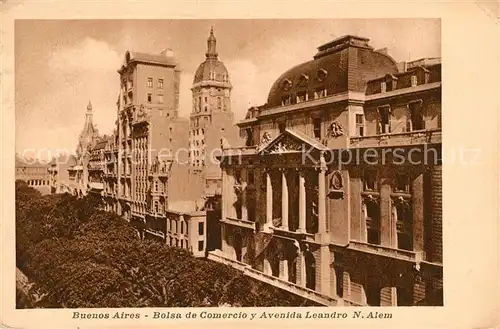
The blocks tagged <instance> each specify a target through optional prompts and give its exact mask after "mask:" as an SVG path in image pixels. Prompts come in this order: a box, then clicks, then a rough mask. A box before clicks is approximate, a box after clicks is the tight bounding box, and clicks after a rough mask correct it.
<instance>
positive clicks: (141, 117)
mask: <svg viewBox="0 0 500 329" xmlns="http://www.w3.org/2000/svg"><path fill="white" fill-rule="evenodd" d="M150 118H151V113H150V109H146V108H145V107H144V106H142V105H141V106H139V107H136V108H135V111H134V114H133V120H132V124H133V125H137V124H142V123H148V122H149V119H150Z"/></svg>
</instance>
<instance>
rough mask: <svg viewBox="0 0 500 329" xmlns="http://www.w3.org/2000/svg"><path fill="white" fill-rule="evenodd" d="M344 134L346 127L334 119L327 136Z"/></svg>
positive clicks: (332, 136) (333, 136)
mask: <svg viewBox="0 0 500 329" xmlns="http://www.w3.org/2000/svg"><path fill="white" fill-rule="evenodd" d="M342 135H344V128H343V127H342V126H341V125H340V123H338V122H337V121H333V122H332V123H331V124H330V126H328V129H327V131H326V138H336V137H339V136H342Z"/></svg>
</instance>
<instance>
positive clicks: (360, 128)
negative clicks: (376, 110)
mask: <svg viewBox="0 0 500 329" xmlns="http://www.w3.org/2000/svg"><path fill="white" fill-rule="evenodd" d="M364 121H365V119H364V115H363V114H356V133H357V135H358V136H364V133H365V122H364Z"/></svg>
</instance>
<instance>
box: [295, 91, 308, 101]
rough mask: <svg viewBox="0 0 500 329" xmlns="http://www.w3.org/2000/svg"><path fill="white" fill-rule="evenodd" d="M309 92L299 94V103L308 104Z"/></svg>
mask: <svg viewBox="0 0 500 329" xmlns="http://www.w3.org/2000/svg"><path fill="white" fill-rule="evenodd" d="M307 96H308V95H307V91H300V92H298V93H297V103H302V102H306V101H307V100H308V97H307Z"/></svg>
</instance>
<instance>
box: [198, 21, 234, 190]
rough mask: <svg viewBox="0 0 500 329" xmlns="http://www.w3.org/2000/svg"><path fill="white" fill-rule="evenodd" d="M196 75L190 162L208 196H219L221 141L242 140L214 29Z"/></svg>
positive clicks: (201, 187) (232, 142) (229, 83)
mask: <svg viewBox="0 0 500 329" xmlns="http://www.w3.org/2000/svg"><path fill="white" fill-rule="evenodd" d="M205 58H206V59H205V61H204V62H202V63H201V64H200V65H199V66H198V69H197V70H196V73H195V75H194V80H193V86H192V88H191V91H192V96H193V109H192V111H191V115H190V129H189V162H190V167H191V172H192V173H194V174H199V175H200V177H201V178H202V179H201V180H200V184H201V186H199V189H201V190H204V191H205V195H207V196H214V195H220V191H221V171H220V167H219V163H218V160H217V158H216V156H220V155H221V154H220V152H217V151H219V150H220V148H221V140H222V141H224V142H225V143H229V144H230V145H231V144H233V145H234V144H235V143H236V142H237V141H238V139H239V136H238V134H239V132H238V128H237V127H236V126H235V125H234V114H233V111H232V110H231V89H232V86H231V82H230V79H229V73H228V70H227V68H226V66H225V65H224V63H223V62H222V61H220V60H219V57H218V53H217V40H216V38H215V35H214V31H213V28H212V29H211V30H210V35H209V37H208V39H207V52H206V54H205Z"/></svg>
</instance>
